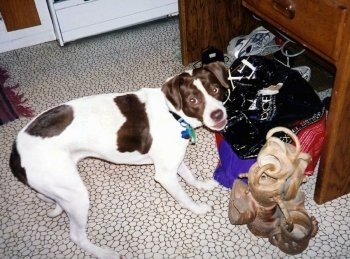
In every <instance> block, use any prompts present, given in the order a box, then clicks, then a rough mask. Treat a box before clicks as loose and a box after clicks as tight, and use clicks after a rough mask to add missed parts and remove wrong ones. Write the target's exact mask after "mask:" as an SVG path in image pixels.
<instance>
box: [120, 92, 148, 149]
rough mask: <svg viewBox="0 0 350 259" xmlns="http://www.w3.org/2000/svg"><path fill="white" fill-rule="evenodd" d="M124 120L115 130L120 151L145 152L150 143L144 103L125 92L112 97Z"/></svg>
mask: <svg viewBox="0 0 350 259" xmlns="http://www.w3.org/2000/svg"><path fill="white" fill-rule="evenodd" d="M114 101H115V103H116V104H117V106H118V107H119V109H120V111H121V113H122V114H123V115H124V116H125V117H126V121H125V122H124V124H123V125H122V126H121V127H120V129H119V130H118V132H117V145H118V151H120V152H133V151H139V152H140V153H141V154H146V153H147V152H148V151H149V149H150V147H151V144H152V136H151V135H150V129H149V121H148V117H147V113H146V107H145V104H144V103H142V102H141V101H140V100H139V99H138V98H137V96H136V95H135V94H126V95H121V96H118V97H116V98H115V99H114Z"/></svg>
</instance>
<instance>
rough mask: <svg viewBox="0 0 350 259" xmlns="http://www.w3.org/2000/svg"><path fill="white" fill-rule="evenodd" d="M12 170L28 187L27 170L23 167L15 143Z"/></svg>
mask: <svg viewBox="0 0 350 259" xmlns="http://www.w3.org/2000/svg"><path fill="white" fill-rule="evenodd" d="M10 168H11V171H12V173H13V175H14V176H15V177H16V178H17V179H18V180H19V181H21V182H22V183H24V184H26V185H28V180H27V174H26V170H25V169H24V168H23V167H22V165H21V156H20V154H19V153H18V150H17V142H16V141H14V143H13V145H12V151H11V155H10Z"/></svg>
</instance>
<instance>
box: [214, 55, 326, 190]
mask: <svg viewBox="0 0 350 259" xmlns="http://www.w3.org/2000/svg"><path fill="white" fill-rule="evenodd" d="M229 74H230V77H229V80H230V81H231V85H232V89H230V93H229V96H228V98H227V100H226V102H225V107H226V109H227V113H228V123H227V126H226V127H225V129H224V130H222V131H221V132H220V133H216V140H217V146H218V151H219V156H220V164H219V165H218V167H217V169H216V170H215V172H214V178H215V179H216V180H217V181H218V182H219V183H221V184H222V185H224V186H225V187H228V188H231V186H232V183H233V181H234V180H235V179H236V178H237V176H238V174H240V173H245V172H248V170H249V168H250V166H251V165H252V164H253V163H254V162H255V161H256V157H257V155H258V153H259V151H260V149H261V147H262V146H263V145H264V144H265V141H266V140H265V136H266V134H267V132H268V131H269V130H270V129H272V128H274V127H277V126H283V127H287V128H289V129H291V130H292V131H293V132H294V133H295V134H296V135H297V136H298V138H299V140H300V142H301V148H302V151H303V152H306V153H309V154H310V155H311V157H312V161H311V163H310V164H309V166H308V167H307V169H306V172H305V174H307V175H311V174H312V173H313V172H314V169H315V166H316V164H317V162H318V159H319V156H320V153H321V149H322V145H323V140H324V134H325V121H326V114H325V109H324V106H323V104H322V102H321V100H320V98H319V96H318V95H317V94H316V92H315V91H314V89H313V88H312V87H311V85H310V84H309V83H308V82H307V81H306V80H305V79H304V78H303V77H302V76H301V74H300V73H299V72H298V71H296V70H294V69H292V68H289V67H286V66H285V65H283V64H281V63H280V62H278V61H277V60H274V59H269V58H267V57H265V56H256V55H253V56H243V57H239V58H237V59H236V60H235V61H234V62H233V63H232V65H231V66H230V69H229ZM277 137H279V138H280V139H282V140H283V141H284V142H286V143H291V142H292V140H291V139H290V138H289V136H287V135H286V134H280V135H278V136H277Z"/></svg>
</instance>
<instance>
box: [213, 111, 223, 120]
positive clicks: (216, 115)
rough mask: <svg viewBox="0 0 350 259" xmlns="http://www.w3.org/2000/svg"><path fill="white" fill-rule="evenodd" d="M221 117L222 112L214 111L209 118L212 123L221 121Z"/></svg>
mask: <svg viewBox="0 0 350 259" xmlns="http://www.w3.org/2000/svg"><path fill="white" fill-rule="evenodd" d="M223 117H224V112H223V111H222V110H216V111H213V112H212V113H211V114H210V118H212V119H213V120H214V121H221V120H222V119H223Z"/></svg>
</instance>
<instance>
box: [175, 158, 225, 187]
mask: <svg viewBox="0 0 350 259" xmlns="http://www.w3.org/2000/svg"><path fill="white" fill-rule="evenodd" d="M178 173H179V175H180V176H181V177H182V178H183V179H184V180H185V181H186V183H187V184H188V185H190V186H194V187H196V188H197V189H202V190H206V191H210V190H213V189H214V188H215V187H217V186H218V185H219V183H218V182H217V181H215V180H214V179H208V180H206V181H200V180H198V179H196V178H195V177H194V175H193V174H192V172H191V170H190V169H189V168H188V167H187V166H186V165H185V163H184V162H182V163H181V164H180V166H179V169H178Z"/></svg>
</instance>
